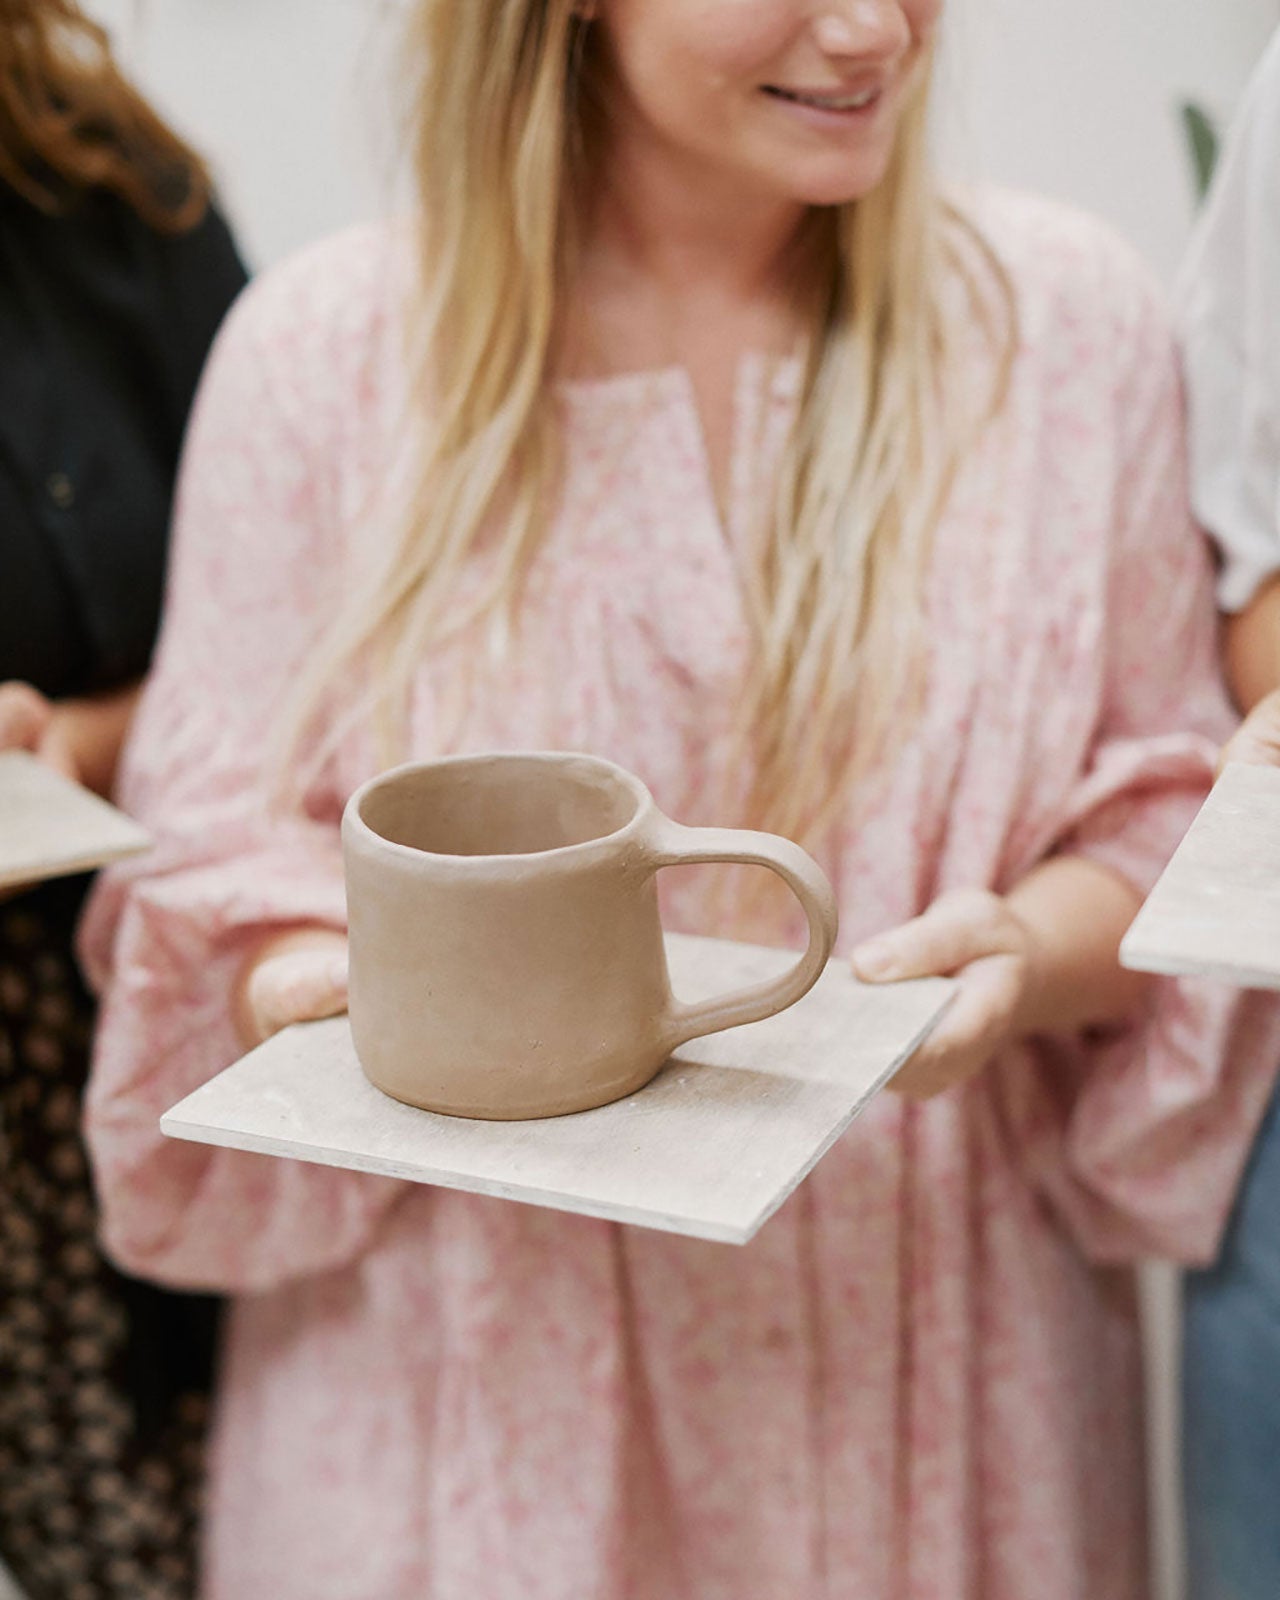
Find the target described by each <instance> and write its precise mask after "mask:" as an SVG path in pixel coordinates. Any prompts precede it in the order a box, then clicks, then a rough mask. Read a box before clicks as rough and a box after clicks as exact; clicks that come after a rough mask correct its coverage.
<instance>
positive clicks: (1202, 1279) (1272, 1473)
mask: <svg viewBox="0 0 1280 1600" xmlns="http://www.w3.org/2000/svg"><path fill="white" fill-rule="evenodd" d="M1185 1339H1186V1347H1185V1354H1184V1358H1183V1378H1182V1382H1183V1407H1184V1410H1183V1426H1184V1443H1183V1464H1184V1469H1185V1475H1186V1501H1187V1546H1188V1548H1187V1556H1188V1562H1189V1567H1190V1591H1189V1596H1190V1600H1280V1094H1277V1095H1276V1097H1275V1098H1273V1100H1272V1103H1271V1109H1270V1111H1269V1112H1268V1114H1267V1117H1266V1120H1265V1122H1264V1123H1263V1126H1262V1131H1261V1133H1260V1134H1259V1136H1258V1142H1257V1144H1256V1146H1255V1147H1254V1151H1253V1154H1252V1156H1251V1158H1250V1161H1249V1168H1248V1171H1247V1173H1246V1176H1245V1181H1244V1186H1243V1188H1242V1190H1241V1192H1240V1198H1239V1200H1238V1202H1237V1204H1236V1210H1235V1214H1234V1216H1233V1217H1232V1219H1231V1225H1230V1227H1229V1229H1228V1231H1227V1237H1226V1241H1225V1244H1224V1247H1223V1252H1222V1256H1221V1259H1220V1260H1219V1261H1218V1263H1217V1265H1216V1266H1214V1267H1213V1268H1212V1269H1210V1270H1209V1271H1207V1272H1195V1273H1190V1274H1188V1277H1187V1280H1186V1290H1185Z"/></svg>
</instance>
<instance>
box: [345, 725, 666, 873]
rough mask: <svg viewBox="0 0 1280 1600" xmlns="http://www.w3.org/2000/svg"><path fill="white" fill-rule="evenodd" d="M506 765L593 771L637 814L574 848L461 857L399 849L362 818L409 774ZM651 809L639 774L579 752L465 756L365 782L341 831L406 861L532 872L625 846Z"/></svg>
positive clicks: (394, 770)
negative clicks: (513, 866) (373, 798)
mask: <svg viewBox="0 0 1280 1600" xmlns="http://www.w3.org/2000/svg"><path fill="white" fill-rule="evenodd" d="M506 760H517V761H523V762H527V763H530V764H532V765H536V766H541V767H564V766H570V765H574V766H588V767H594V768H595V769H596V770H597V771H598V772H602V773H604V774H605V775H607V776H608V777H610V778H611V779H612V780H613V781H614V782H615V783H618V784H619V785H620V786H621V787H622V788H624V789H626V790H627V791H628V792H629V793H630V794H631V796H632V798H633V799H634V800H635V802H636V807H635V810H634V812H633V813H632V815H631V816H630V817H629V818H628V819H627V821H626V822H624V823H623V824H622V826H621V827H620V828H615V829H613V830H612V832H610V833H602V834H597V835H596V836H595V837H594V838H591V839H580V840H579V841H578V842H577V843H576V844H562V845H553V846H552V847H551V849H549V850H521V851H515V852H507V853H496V854H492V855H460V854H457V853H454V852H444V851H438V850H423V849H419V848H418V847H417V846H416V845H410V844H401V843H400V842H399V841H398V840H395V839H388V838H386V837H384V836H383V835H382V834H381V833H379V832H378V831H377V830H376V829H375V828H373V827H372V826H371V825H370V824H369V823H368V822H367V821H366V820H365V818H364V816H363V815H362V811H361V808H362V807H363V805H364V802H365V800H366V799H367V798H368V797H369V796H370V795H371V794H373V793H375V792H376V791H377V790H378V789H381V788H383V787H384V786H386V785H389V784H392V783H395V782H396V781H398V780H399V779H402V778H406V777H409V776H410V775H411V774H415V773H419V772H428V771H435V770H436V769H438V768H441V767H465V766H472V767H478V766H486V765H490V764H494V763H498V762H502V761H506ZM653 809H654V800H653V796H652V795H651V794H650V793H649V790H648V788H647V787H646V785H645V784H644V783H643V782H642V781H641V780H640V779H639V778H637V777H636V775H635V773H633V772H628V771H627V769H626V768H625V767H620V766H619V765H618V764H617V762H616V761H610V760H608V759H607V757H605V756H596V755H589V754H588V753H586V752H585V751H579V750H481V751H473V752H469V753H464V754H461V755H452V756H440V757H437V758H436V759H434V760H428V761H405V762H402V763H401V764H400V765H399V766H397V767H390V768H388V769H387V771H386V772H379V773H376V774H375V775H374V776H373V777H372V778H366V779H365V781H364V782H363V783H362V784H361V785H360V786H359V788H358V789H356V790H354V791H353V792H352V795H351V797H350V799H349V800H348V801H347V804H346V807H345V808H344V810H343V814H342V830H343V832H344V833H345V834H347V835H348V836H352V835H354V836H357V837H358V838H360V839H361V840H363V841H364V842H365V843H366V844H367V845H370V846H373V847H376V848H377V849H379V850H382V851H390V852H391V853H392V854H393V855H396V856H399V857H401V858H402V859H404V860H406V861H429V862H431V863H432V865H433V866H435V865H443V866H447V867H451V868H453V869H454V870H460V871H467V870H473V869H475V868H479V867H483V866H485V865H491V864H493V863H495V862H501V863H504V864H510V863H517V862H518V863H523V864H525V865H526V866H527V867H534V866H538V865H541V864H543V863H548V864H554V863H571V862H572V861H574V860H575V859H577V858H582V857H586V856H589V855H591V854H593V853H599V852H601V851H602V850H603V849H604V848H605V847H613V846H616V845H618V844H620V843H623V842H625V841H626V839H627V836H628V835H629V834H633V833H636V832H638V831H639V829H640V827H641V824H642V823H643V822H644V820H645V818H646V817H647V815H648V814H649V813H651V812H652V810H653Z"/></svg>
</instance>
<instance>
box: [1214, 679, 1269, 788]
mask: <svg viewBox="0 0 1280 1600" xmlns="http://www.w3.org/2000/svg"><path fill="white" fill-rule="evenodd" d="M1228 761H1243V762H1245V763H1247V765H1249V766H1252V767H1280V689H1276V690H1274V691H1273V692H1272V693H1271V694H1269V695H1267V696H1266V697H1265V698H1264V699H1262V700H1259V702H1258V703H1257V705H1256V706H1254V708H1253V710H1252V711H1251V712H1250V713H1249V715H1248V716H1247V717H1246V718H1245V720H1244V722H1243V723H1242V724H1241V726H1240V727H1239V729H1237V731H1236V733H1235V735H1234V736H1233V737H1232V738H1231V739H1230V740H1228V742H1227V743H1226V745H1225V746H1224V747H1223V751H1222V758H1221V761H1220V762H1219V767H1218V770H1219V771H1221V770H1222V768H1223V767H1225V766H1226V764H1227V762H1228Z"/></svg>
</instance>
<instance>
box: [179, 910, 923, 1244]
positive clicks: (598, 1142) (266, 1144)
mask: <svg viewBox="0 0 1280 1600" xmlns="http://www.w3.org/2000/svg"><path fill="white" fill-rule="evenodd" d="M667 948H668V959H669V962H670V967H671V975H672V983H673V986H674V988H675V990H676V992H677V993H678V994H679V996H680V997H681V998H682V999H695V998H700V997H702V996H704V995H709V994H715V993H719V992H722V991H725V990H728V989H733V988H737V987H739V986H740V985H742V984H746V983H754V982H758V981H759V980H761V979H763V978H767V977H770V976H772V975H773V974H774V973H777V972H779V971H781V970H782V969H783V968H784V967H785V966H787V965H788V964H789V963H790V962H792V961H794V960H795V957H794V955H792V954H789V953H787V952H783V951H777V950H765V949H761V948H759V947H756V946H752V945H742V944H734V943H730V942H727V941H723V940H716V939H692V938H685V937H681V936H679V935H670V936H668V941H667ZM953 993H954V985H953V984H952V983H950V982H948V981H947V980H945V979H940V978H938V979H926V980H924V981H922V982H916V983H903V984H892V985H884V986H878V987H877V986H874V985H864V984H860V983H858V982H857V981H856V980H855V979H854V978H853V977H852V976H851V975H850V973H849V971H848V967H847V964H846V963H844V962H832V963H831V964H830V965H829V966H828V968H827V970H826V972H825V973H824V974H823V976H822V977H821V978H820V979H819V980H818V983H817V985H816V986H815V987H814V989H813V990H812V991H811V992H810V994H809V995H807V996H806V998H805V999H804V1000H802V1001H801V1002H800V1003H799V1004H798V1005H796V1006H793V1007H792V1008H791V1009H790V1010H788V1011H784V1012H782V1013H781V1014H780V1015H778V1016H776V1017H770V1018H769V1019H768V1020H767V1021H765V1022H757V1023H753V1024H751V1025H750V1026H749V1027H744V1028H736V1029H733V1030H731V1031H729V1032H727V1033H721V1034H715V1035H713V1036H712V1037H711V1038H708V1039H700V1040H696V1041H695V1042H694V1043H692V1044H689V1045H686V1046H684V1047H683V1048H682V1049H681V1050H680V1051H679V1052H678V1053H677V1054H676V1055H674V1056H673V1057H672V1058H671V1060H670V1061H669V1062H668V1064H667V1065H666V1067H664V1068H663V1070H662V1072H661V1073H660V1074H659V1075H658V1077H657V1078H655V1079H654V1081H653V1082H652V1083H651V1084H649V1085H648V1086H647V1087H646V1088H644V1089H641V1090H640V1091H639V1092H638V1093H637V1094H634V1095H631V1096H630V1097H629V1098H628V1099H626V1100H621V1101H618V1102H617V1103H615V1104H614V1105H611V1106H602V1107H601V1108H600V1109H599V1110H596V1111H583V1112H578V1113H576V1114H575V1115H572V1116H566V1117H553V1118H548V1119H546V1120H544V1121H539V1122H478V1121H468V1120H463V1119H460V1118H457V1117H442V1116H436V1115H434V1114H432V1113H431V1112H427V1111H418V1110H415V1109H414V1108H413V1107H411V1106H405V1105H401V1104H400V1103H399V1102H398V1101H396V1100H392V1099H389V1098H388V1097H387V1096H386V1095H384V1094H382V1093H381V1092H380V1091H379V1090H377V1089H375V1088H374V1087H373V1085H372V1084H370V1083H369V1082H368V1080H367V1079H366V1078H365V1076H364V1074H363V1073H362V1072H361V1070H360V1065H359V1062H358V1061H357V1059H356V1055H355V1050H354V1048H353V1046H352V1043H351V1031H350V1028H349V1027H348V1024H347V1019H346V1018H345V1017H338V1018H334V1019H333V1020H331V1021H327V1022H313V1023H306V1024H303V1025H301V1026H298V1027H294V1028H289V1029H286V1030H285V1032H283V1033H281V1034H279V1035H277V1036H276V1037H275V1038H274V1039H271V1040H269V1041H268V1042H267V1043H266V1044H264V1045H262V1046H260V1047H259V1048H258V1049H257V1050H255V1051H253V1052H252V1054H250V1055H248V1056H246V1057H245V1058H244V1059H243V1060H242V1061H239V1062H237V1063H236V1065H234V1066H232V1067H229V1068H228V1069H227V1070H226V1071H225V1072H223V1073H222V1074H220V1075H219V1076H218V1077H217V1078H214V1079H213V1080H212V1081H211V1082H210V1083H207V1084H205V1085H204V1086H203V1087H202V1088H200V1089H197V1090H196V1091H195V1093H194V1094H191V1095H189V1096H188V1097H187V1098H186V1099H185V1100H184V1101H182V1103H181V1104H180V1105H177V1106H175V1107H174V1108H173V1110H171V1111H170V1112H168V1113H167V1114H166V1115H165V1116H164V1117H163V1118H162V1119H161V1123H160V1126H161V1128H162V1129H163V1131H164V1132H165V1133H167V1134H169V1135H170V1136H171V1137H173V1138H179V1139H191V1140H195V1141H196V1142H199V1143H204V1144H214V1145H223V1146H227V1147H230V1148H232V1149H237V1150H253V1151H259V1152H262V1153H264V1154H267V1155H272V1156H287V1157H292V1158H294V1159H297V1160H302V1161H317V1162H321V1163H323V1164H325V1165H327V1166H334V1167H351V1168H354V1169H355V1170H357V1171H360V1172H375V1173H381V1174H383V1175H385V1176H390V1177H395V1178H407V1179H410V1180H412V1181H413V1182H416V1183H430V1184H438V1185H441V1186H443V1187H445V1188H451V1189H465V1190H469V1191H471V1192H472V1193H476V1194H487V1195H497V1196H500V1197H502V1198H504V1199H508V1200H520V1201H526V1202H528V1203H531V1204H534V1205H543V1206H550V1207H552V1208H553V1209H555V1210H559V1211H573V1212H578V1213H581V1214H582V1215H585V1216H591V1217H605V1218H609V1219H611V1220H613V1221H617V1222H630V1223H636V1224H639V1225H641V1226H644V1227H650V1228H660V1229H664V1230H666V1231H668V1232H672V1233H681V1234H687V1235H690V1236H692V1237H695V1238H700V1239H714V1240H721V1241H724V1242H726V1243H731V1244H745V1243H746V1242H747V1241H748V1240H749V1239H750V1238H751V1237H752V1236H753V1235H754V1234H755V1233H756V1232H757V1230H758V1229H759V1228H760V1227H761V1226H762V1224H763V1223H764V1222H765V1221H766V1220H767V1219H768V1218H769V1217H770V1216H771V1215H772V1214H773V1212H774V1211H776V1210H777V1208H778V1207H779V1206H780V1205H781V1204H782V1202H783V1201H784V1200H785V1199H786V1198H787V1196H788V1195H789V1194H791V1192H792V1191H793V1190H794V1189H795V1187H796V1185H797V1184H798V1183H799V1182H800V1180H801V1179H802V1178H803V1177H804V1176H805V1174H806V1173H808V1172H809V1171H810V1169H811V1168H812V1167H813V1166H814V1164H815V1163H816V1162H817V1161H818V1160H819V1158H820V1157H821V1156H822V1155H823V1154H824V1153H825V1152H826V1151H827V1150H828V1149H829V1148H830V1146H831V1145H832V1144H833V1143H834V1141H835V1140H836V1139H837V1138H839V1136H840V1134H842V1133H843V1132H844V1130H845V1129H846V1128H847V1127H848V1126H849V1124H850V1122H852V1120H853V1118H854V1117H855V1116H856V1115H857V1114H858V1112H859V1111H860V1110H861V1109H862V1108H863V1107H864V1106H865V1105H866V1104H867V1103H868V1101H869V1100H871V1098H872V1097H873V1096H874V1095H875V1094H876V1093H877V1091H878V1090H880V1089H881V1088H883V1087H884V1085H885V1083H886V1082H887V1081H888V1080H889V1079H890V1078H891V1077H892V1076H893V1074H894V1072H895V1071H896V1070H897V1069H898V1067H899V1066H901V1065H902V1063H903V1062H904V1061H905V1060H906V1059H907V1057H908V1056H909V1055H910V1054H911V1053H912V1051H913V1050H914V1049H915V1048H916V1046H917V1045H918V1044H919V1043H920V1041H921V1040H922V1039H923V1038H924V1037H925V1035H926V1034H927V1033H928V1032H929V1030H930V1029H931V1028H932V1027H933V1025H934V1023H935V1022H936V1021H937V1019H938V1017H939V1016H940V1015H941V1014H942V1012H943V1011H944V1010H945V1009H946V1006H947V1005H948V1004H949V1002H950V1000H951V997H952V994H953Z"/></svg>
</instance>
